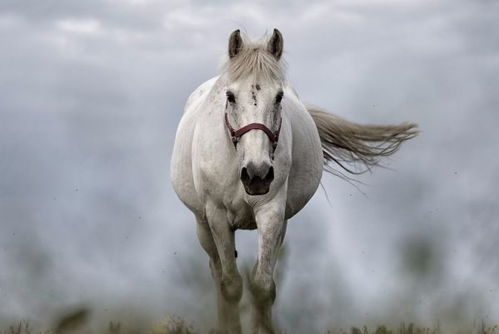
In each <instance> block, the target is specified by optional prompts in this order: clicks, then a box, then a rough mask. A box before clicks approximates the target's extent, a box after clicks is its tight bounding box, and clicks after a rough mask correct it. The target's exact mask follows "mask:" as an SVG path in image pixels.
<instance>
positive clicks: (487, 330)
mask: <svg viewBox="0 0 499 334" xmlns="http://www.w3.org/2000/svg"><path fill="white" fill-rule="evenodd" d="M0 333H1V334H64V333H76V334H197V333H209V334H216V333H217V331H216V330H214V329H203V328H193V327H192V326H191V325H189V324H187V323H186V322H185V321H184V320H183V319H182V318H180V317H177V316H169V317H166V318H165V319H164V320H162V321H159V322H157V323H153V324H150V325H147V324H140V325H138V326H128V327H127V326H122V324H121V323H120V322H116V321H110V322H108V323H107V324H105V325H102V326H100V328H99V329H95V328H93V329H92V328H91V326H89V313H88V312H87V311H86V310H77V311H75V312H72V313H70V314H67V315H65V316H64V317H62V318H61V319H59V320H58V321H57V322H56V323H55V324H54V325H53V326H52V328H35V327H33V326H32V325H31V324H30V322H29V321H21V322H19V323H17V324H15V325H10V326H8V327H6V328H4V329H3V330H1V331H0ZM350 333H351V334H499V324H485V323H484V322H480V323H478V324H472V325H470V326H469V327H468V328H463V327H455V328H454V329H453V330H444V329H442V328H440V326H436V327H434V328H428V327H419V326H417V325H415V324H412V323H409V324H405V323H402V324H400V325H399V326H397V327H388V326H385V325H379V326H377V327H374V328H368V327H367V326H363V327H351V328H349V329H325V330H324V331H322V332H321V334H350ZM282 334H295V333H290V332H283V333H282ZM296 334H307V333H296Z"/></svg>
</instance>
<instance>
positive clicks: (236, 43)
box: [229, 29, 243, 58]
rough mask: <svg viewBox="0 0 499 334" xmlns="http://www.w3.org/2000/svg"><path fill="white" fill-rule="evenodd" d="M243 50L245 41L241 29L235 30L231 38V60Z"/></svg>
mask: <svg viewBox="0 0 499 334" xmlns="http://www.w3.org/2000/svg"><path fill="white" fill-rule="evenodd" d="M242 49H243V39H242V38H241V33H240V31H239V29H237V30H235V31H234V32H233V33H232V34H230V37H229V58H234V57H235V56H237V54H238V53H239V52H240V51H241V50H242Z"/></svg>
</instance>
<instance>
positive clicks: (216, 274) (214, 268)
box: [210, 259, 222, 282]
mask: <svg viewBox="0 0 499 334" xmlns="http://www.w3.org/2000/svg"><path fill="white" fill-rule="evenodd" d="M210 270H211V277H212V278H213V279H214V280H215V281H217V282H218V281H221V279H222V267H221V266H220V262H215V261H214V260H213V259H210Z"/></svg>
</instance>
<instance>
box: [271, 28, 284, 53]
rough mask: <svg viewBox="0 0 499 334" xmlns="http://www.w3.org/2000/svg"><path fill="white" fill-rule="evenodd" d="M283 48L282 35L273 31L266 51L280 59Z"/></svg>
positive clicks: (277, 31) (275, 30)
mask: <svg viewBox="0 0 499 334" xmlns="http://www.w3.org/2000/svg"><path fill="white" fill-rule="evenodd" d="M283 47H284V40H283V39H282V34H281V32H280V31H279V30H277V29H274V33H273V34H272V37H270V39H269V42H268V43H267V50H268V51H269V52H270V53H271V54H272V55H273V56H274V57H275V58H276V59H277V60H279V59H281V56H282V49H283Z"/></svg>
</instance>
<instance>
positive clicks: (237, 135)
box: [225, 112, 282, 151]
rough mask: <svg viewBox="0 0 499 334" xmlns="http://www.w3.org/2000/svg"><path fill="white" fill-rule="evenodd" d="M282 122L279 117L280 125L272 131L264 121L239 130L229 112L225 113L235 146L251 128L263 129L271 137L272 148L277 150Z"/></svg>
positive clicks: (226, 122) (226, 123)
mask: <svg viewBox="0 0 499 334" xmlns="http://www.w3.org/2000/svg"><path fill="white" fill-rule="evenodd" d="M281 123H282V118H281V119H279V127H278V128H277V130H276V131H275V132H272V130H270V129H269V128H268V127H267V126H266V125H265V124H262V123H251V124H248V125H245V126H243V127H242V128H240V129H238V130H234V128H233V127H232V126H231V125H230V122H229V116H228V115H227V112H226V113H225V125H226V126H227V129H229V132H230V137H231V139H232V143H233V144H234V147H237V143H238V142H239V140H240V139H241V137H242V136H243V135H244V134H245V133H247V132H249V131H251V130H262V131H263V132H265V134H266V135H267V137H269V140H270V142H271V143H272V150H273V151H275V149H276V148H277V142H278V141H279V133H280V132H281Z"/></svg>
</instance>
